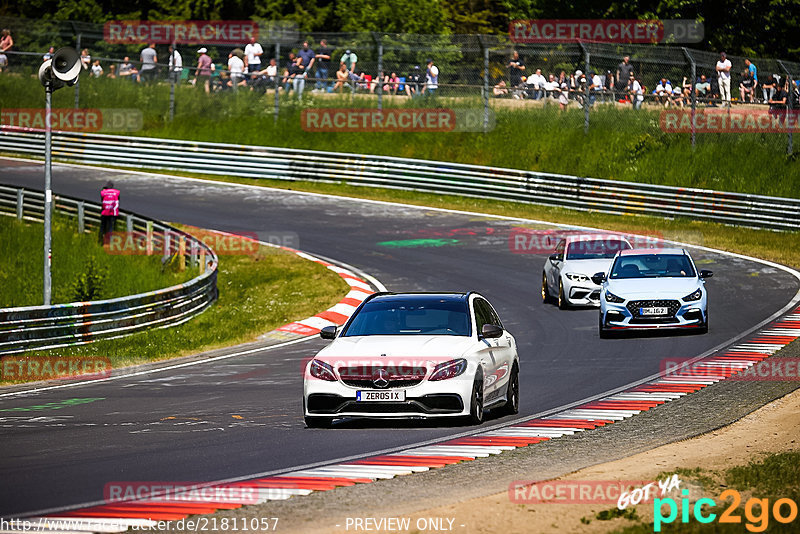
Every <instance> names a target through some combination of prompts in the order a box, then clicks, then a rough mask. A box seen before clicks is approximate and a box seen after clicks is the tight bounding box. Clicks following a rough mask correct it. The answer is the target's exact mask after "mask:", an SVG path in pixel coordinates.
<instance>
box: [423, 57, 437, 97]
mask: <svg viewBox="0 0 800 534" xmlns="http://www.w3.org/2000/svg"><path fill="white" fill-rule="evenodd" d="M437 89H439V67H437V66H436V65H434V64H433V60H432V59H429V60H428V70H427V72H426V73H425V87H423V89H422V92H423V93H424V94H426V95H428V96H431V95H433V94H435V93H436V90H437Z"/></svg>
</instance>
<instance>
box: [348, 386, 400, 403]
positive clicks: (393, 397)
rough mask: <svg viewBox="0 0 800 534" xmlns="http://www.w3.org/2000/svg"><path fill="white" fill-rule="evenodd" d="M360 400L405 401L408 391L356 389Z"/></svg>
mask: <svg viewBox="0 0 800 534" xmlns="http://www.w3.org/2000/svg"><path fill="white" fill-rule="evenodd" d="M356 400H357V401H358V402H403V401H405V400H406V392H405V390H402V389H397V390H392V391H386V390H362V391H356Z"/></svg>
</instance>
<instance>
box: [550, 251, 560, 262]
mask: <svg viewBox="0 0 800 534" xmlns="http://www.w3.org/2000/svg"><path fill="white" fill-rule="evenodd" d="M550 261H561V254H559V253H558V252H554V253H553V254H550Z"/></svg>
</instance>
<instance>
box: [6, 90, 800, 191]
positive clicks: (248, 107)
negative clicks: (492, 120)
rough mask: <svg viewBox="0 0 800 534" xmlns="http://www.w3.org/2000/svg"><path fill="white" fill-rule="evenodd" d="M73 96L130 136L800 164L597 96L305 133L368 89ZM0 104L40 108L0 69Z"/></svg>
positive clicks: (715, 165)
mask: <svg viewBox="0 0 800 534" xmlns="http://www.w3.org/2000/svg"><path fill="white" fill-rule="evenodd" d="M80 88H81V90H80V91H81V92H80V96H81V105H82V106H84V107H87V108H135V109H140V110H142V112H143V116H144V128H143V130H142V131H141V132H132V133H133V134H134V135H144V136H155V137H164V138H173V139H189V140H197V141H213V142H224V143H241V144H254V145H264V146H276V147H289V148H298V149H318V150H333V151H340V152H349V153H367V154H381V155H391V156H400V157H413V158H422V159H431V160H441V161H454V162H461V163H471V164H480V165H494V166H501V167H511V168H518V169H525V170H532V171H542V172H554V173H565V174H573V175H577V176H587V177H594V178H608V179H615V180H628V181H636V182H644V183H654V184H665V185H677V186H684V187H703V188H711V189H717V190H723V191H737V192H746V193H758V194H766V195H775V196H787V197H800V162H798V161H797V158H796V157H795V156H787V155H786V145H787V143H786V141H787V136H786V135H782V134H701V135H698V146H697V148H696V149H695V150H694V151H693V150H692V149H691V146H690V144H689V136H688V134H668V133H664V132H663V131H662V130H661V128H660V126H659V112H658V109H657V108H652V109H649V110H643V111H640V112H635V111H633V110H631V109H627V108H625V109H617V108H616V107H613V106H605V105H598V106H596V107H595V109H593V110H592V112H591V126H590V129H589V133H588V135H584V133H583V111H582V110H581V109H579V108H577V107H576V108H575V109H571V110H568V111H567V112H564V113H560V112H559V111H558V110H557V109H556V108H557V106H548V107H547V108H541V107H539V106H538V105H536V104H531V103H528V102H506V101H503V102H499V101H498V102H495V101H493V106H494V111H495V114H496V119H497V120H496V127H495V129H494V131H492V132H491V133H489V134H482V133H469V132H452V133H436V132H404V133H382V134H378V135H376V134H375V133H370V132H355V133H342V134H336V135H333V134H330V133H320V132H306V131H304V130H303V129H302V127H301V123H300V117H301V112H302V110H303V109H305V108H308V107H310V106H315V107H316V106H326V107H332V106H333V107H370V108H372V107H375V105H376V99H375V97H374V96H372V97H370V96H356V97H351V96H341V97H332V96H331V95H316V94H312V93H311V92H310V91H307V97H305V100H304V102H302V103H299V102H298V101H297V100H296V99H294V98H288V97H287V98H282V100H281V109H280V119H279V120H278V121H277V123H276V122H274V121H273V109H274V107H273V105H274V95H272V94H267V95H257V94H255V93H251V92H249V91H239V92H238V93H237V94H235V95H234V94H231V93H223V94H213V95H206V94H205V93H204V92H203V91H201V90H196V89H194V88H192V87H190V86H181V87H178V88H177V91H176V103H177V104H176V116H175V120H174V121H173V122H169V121H168V120H167V117H168V106H169V87H168V86H167V85H165V84H161V85H155V86H152V87H140V86H138V85H136V84H133V83H130V81H128V80H108V79H97V80H95V79H86V80H84V81H82V82H81V85H80ZM0 94H3V95H4V104H3V105H4V107H6V108H15V107H20V108H25V107H39V108H40V107H42V100H43V96H42V90H41V87H40V86H39V84H38V81H36V80H35V79H32V78H27V77H22V76H12V75H9V76H3V77H0ZM73 101H74V94H73V92H72V91H71V90H69V89H65V90H61V91H58V92H56V93H55V94H54V104H53V105H54V107H57V108H58V107H65V108H70V107H72V105H73ZM384 102H385V106H387V107H392V106H415V107H419V106H428V107H433V106H438V107H453V108H473V109H476V110H480V109H482V103H481V101H480V99H477V98H466V97H465V98H437V99H436V100H425V99H418V100H415V101H413V102H412V101H409V99H407V98H404V97H392V98H390V97H387V98H385V99H384Z"/></svg>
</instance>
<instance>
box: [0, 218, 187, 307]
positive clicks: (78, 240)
mask: <svg viewBox="0 0 800 534" xmlns="http://www.w3.org/2000/svg"><path fill="white" fill-rule="evenodd" d="M43 239H44V226H43V225H42V224H41V223H28V222H20V221H17V220H16V219H15V218H12V217H7V216H0V243H2V244H3V250H4V251H6V253H5V254H0V307H2V308H12V307H17V306H40V305H41V304H42V265H43V263H44V261H43V253H44V249H43ZM52 251H53V263H52V268H51V272H52V299H51V302H52V303H53V304H62V303H67V302H78V301H84V300H102V299H110V298H116V297H123V296H125V295H133V294H136V293H143V292H145V291H152V290H156V289H161V288H164V287H169V286H172V285H176V284H180V283H182V282H185V281H187V280H190V279H191V278H192V277H193V276H196V275H197V272H196V271H195V272H191V271H190V270H188V269H187V270H186V271H184V272H178V271H177V270H176V269H175V268H174V267H172V266H167V268H164V267H162V264H161V258H160V257H158V256H149V257H148V256H129V255H128V256H121V255H112V254H108V253H106V251H105V250H104V249H103V247H102V246H101V245H100V244H99V243H98V242H97V234H95V233H94V232H92V233H84V234H79V233H78V232H77V228H76V225H75V222H74V221H73V220H71V219H69V218H66V217H60V216H58V215H56V216H55V217H54V218H53V225H52Z"/></svg>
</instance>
